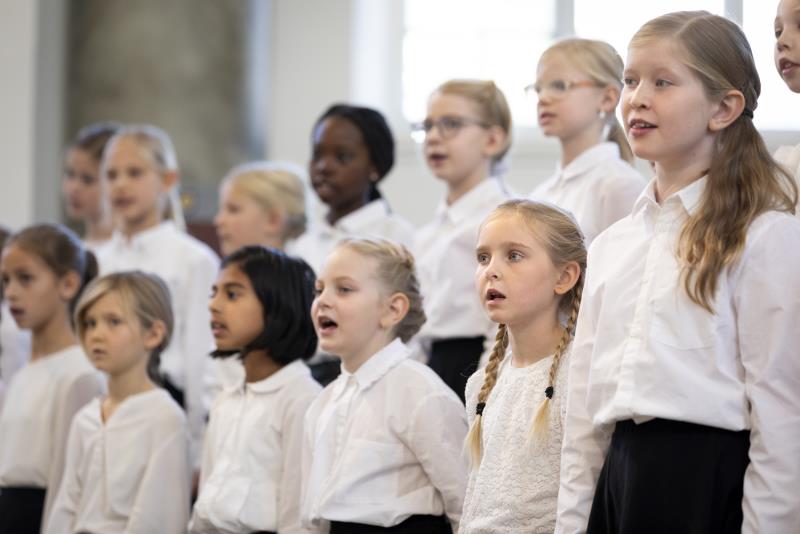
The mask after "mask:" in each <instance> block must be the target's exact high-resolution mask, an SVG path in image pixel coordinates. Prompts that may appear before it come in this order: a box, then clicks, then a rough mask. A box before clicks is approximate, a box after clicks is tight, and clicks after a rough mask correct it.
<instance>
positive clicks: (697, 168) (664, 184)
mask: <svg viewBox="0 0 800 534" xmlns="http://www.w3.org/2000/svg"><path fill="white" fill-rule="evenodd" d="M710 167H711V161H710V158H709V160H708V161H696V162H695V163H694V164H688V165H681V166H674V167H670V166H662V165H661V164H659V163H656V184H655V196H656V202H658V203H659V204H663V202H664V201H665V200H666V199H668V198H669V197H671V196H672V195H674V194H675V193H677V192H678V191H680V190H681V189H683V188H684V187H686V186H688V185H690V184H692V183H694V182H696V181H697V180H699V179H700V178H702V177H703V176H705V175H706V174H708V169H709V168H710Z"/></svg>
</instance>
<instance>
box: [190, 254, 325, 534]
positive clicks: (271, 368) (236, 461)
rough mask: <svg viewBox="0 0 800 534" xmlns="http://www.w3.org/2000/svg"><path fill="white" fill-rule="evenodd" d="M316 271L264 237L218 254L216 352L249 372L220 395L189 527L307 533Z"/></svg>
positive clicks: (197, 532)
mask: <svg viewBox="0 0 800 534" xmlns="http://www.w3.org/2000/svg"><path fill="white" fill-rule="evenodd" d="M313 298H314V272H313V271H312V270H311V268H310V267H309V266H308V265H307V264H306V263H305V262H304V261H303V260H300V259H295V258H291V257H289V256H286V255H285V254H283V253H282V252H279V251H277V250H275V249H267V248H264V247H261V246H247V247H244V248H240V249H239V250H237V251H236V252H234V253H233V254H231V255H230V256H228V257H226V258H225V259H224V260H223V262H222V270H221V271H220V274H219V276H218V277H217V281H216V283H215V284H214V286H213V288H212V293H211V300H210V301H209V310H210V311H211V328H212V330H213V332H214V338H215V340H216V343H217V350H216V352H215V353H214V355H215V356H217V357H225V358H227V357H231V356H233V355H237V354H238V355H239V356H238V357H239V358H240V359H241V360H242V363H243V365H244V369H245V376H244V378H243V379H242V380H241V382H240V383H239V384H236V385H235V386H233V387H230V388H227V389H226V390H225V391H223V393H222V394H220V395H219V396H218V397H217V400H216V402H215V403H214V406H213V408H212V410H211V417H210V420H209V424H208V429H207V432H206V437H205V444H204V448H203V462H202V467H201V469H200V473H201V479H200V494H199V496H198V498H197V502H196V503H195V505H194V513H193V514H192V522H191V523H190V524H189V532H191V533H192V534H204V533H208V534H216V533H251V532H261V533H267V532H280V533H281V534H284V533H285V534H290V533H301V532H307V530H306V529H304V528H302V527H301V525H300V483H301V480H300V477H299V476H298V475H299V474H298V468H299V465H300V458H301V451H302V447H301V443H302V440H303V417H304V416H305V413H306V410H307V409H308V407H309V405H310V404H311V402H312V401H313V400H314V398H315V397H316V396H317V394H318V393H319V391H320V389H321V388H320V386H319V384H317V383H316V381H314V379H313V378H312V377H311V372H310V370H309V368H308V366H307V365H306V364H305V362H304V360H307V359H308V358H310V357H311V356H312V355H313V354H314V351H315V350H316V347H317V336H316V334H315V332H314V325H313V322H312V320H311V301H312V300H313Z"/></svg>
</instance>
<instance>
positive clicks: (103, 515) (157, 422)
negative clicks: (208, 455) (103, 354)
mask: <svg viewBox="0 0 800 534" xmlns="http://www.w3.org/2000/svg"><path fill="white" fill-rule="evenodd" d="M190 478H191V471H190V465H189V433H188V429H187V426H186V416H185V415H184V414H183V411H182V410H181V407H180V406H178V404H177V403H176V402H175V401H174V400H172V397H170V395H169V393H167V392H166V391H164V390H163V389H154V390H151V391H146V392H144V393H139V394H137V395H133V396H131V397H128V398H127V399H125V400H124V401H123V402H122V403H121V404H120V405H119V406H118V407H117V409H116V410H115V411H114V413H113V414H111V417H110V418H109V419H108V421H106V422H105V423H103V420H102V414H101V399H95V400H93V401H92V402H90V403H89V404H87V405H86V406H85V407H84V408H83V409H82V410H81V411H80V412H79V413H78V415H76V416H75V420H74V421H73V423H72V429H71V430H70V435H69V447H68V450H67V464H66V470H65V472H64V482H63V484H62V485H61V490H60V491H59V494H58V498H57V500H56V503H55V506H54V507H53V513H52V515H51V516H50V520H49V522H48V524H47V529H46V530H45V533H46V534H73V533H75V532H91V533H92V534H121V533H125V534H151V533H154V532H159V533H163V534H180V533H183V532H185V531H186V522H187V521H188V520H189V485H190Z"/></svg>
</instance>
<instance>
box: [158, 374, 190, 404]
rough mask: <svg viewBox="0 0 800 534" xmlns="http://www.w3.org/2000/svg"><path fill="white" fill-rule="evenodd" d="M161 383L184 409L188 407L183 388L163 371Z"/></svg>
mask: <svg viewBox="0 0 800 534" xmlns="http://www.w3.org/2000/svg"><path fill="white" fill-rule="evenodd" d="M161 385H162V387H163V388H164V389H166V390H167V393H169V394H170V396H171V397H172V398H173V399H174V400H175V402H177V403H178V404H180V406H181V408H183V409H184V410H185V409H186V405H185V404H184V403H183V390H182V389H181V388H179V387H178V386H176V385H175V383H174V382H173V381H172V380H170V379H169V377H168V376H167V375H165V374H163V373H162V375H161Z"/></svg>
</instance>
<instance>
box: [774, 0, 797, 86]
mask: <svg viewBox="0 0 800 534" xmlns="http://www.w3.org/2000/svg"><path fill="white" fill-rule="evenodd" d="M775 38H776V39H777V41H776V43H775V66H776V67H777V68H778V74H780V75H781V78H783V81H784V82H786V85H787V86H788V87H789V89H791V90H792V91H794V92H795V93H800V0H782V1H781V3H780V4H778V13H777V15H776V16H775Z"/></svg>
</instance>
